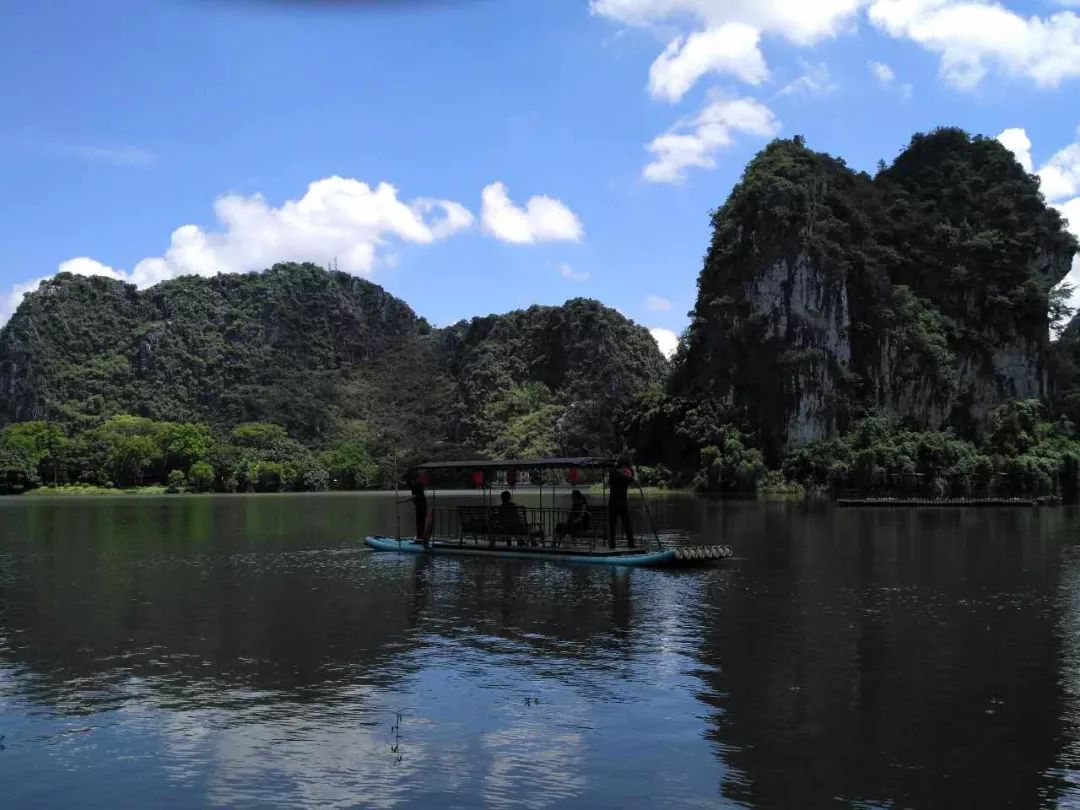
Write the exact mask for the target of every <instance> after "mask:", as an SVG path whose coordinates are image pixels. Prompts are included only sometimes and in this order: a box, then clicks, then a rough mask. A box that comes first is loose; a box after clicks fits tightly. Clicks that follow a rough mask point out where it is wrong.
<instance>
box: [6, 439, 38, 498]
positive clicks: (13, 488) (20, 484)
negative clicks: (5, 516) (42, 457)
mask: <svg viewBox="0 0 1080 810" xmlns="http://www.w3.org/2000/svg"><path fill="white" fill-rule="evenodd" d="M40 483H41V479H40V478H39V477H38V473H37V465H35V464H34V463H33V460H32V459H31V457H30V455H29V454H28V453H27V452H26V451H25V450H24V449H22V448H18V447H13V446H11V445H8V444H4V443H0V495H10V494H13V493H17V492H23V491H25V490H27V489H33V488H34V487H36V486H38V485H39V484H40Z"/></svg>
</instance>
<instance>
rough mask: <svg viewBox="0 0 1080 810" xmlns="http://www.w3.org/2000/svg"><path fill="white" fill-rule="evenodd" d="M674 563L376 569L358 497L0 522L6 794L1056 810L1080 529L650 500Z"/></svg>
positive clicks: (422, 562) (120, 800) (97, 510)
mask: <svg viewBox="0 0 1080 810" xmlns="http://www.w3.org/2000/svg"><path fill="white" fill-rule="evenodd" d="M654 514H656V515H657V516H658V520H659V521H660V522H661V524H662V526H661V528H662V530H663V531H665V532H666V533H668V534H669V535H674V536H678V535H686V536H689V537H711V538H715V537H717V536H718V535H720V536H722V537H723V538H724V539H726V540H728V541H730V542H733V543H735V544H736V546H737V547H738V549H739V552H740V555H741V559H740V560H739V561H737V562H736V563H734V564H732V565H729V566H727V567H725V568H717V569H711V570H707V571H701V572H694V573H665V572H652V571H618V570H616V569H607V568H597V569H593V568H587V567H573V566H557V565H541V564H534V563H528V562H497V561H490V560H482V559H480V560H477V559H468V560H453V559H415V558H406V557H398V556H395V555H377V554H371V553H368V552H365V551H362V550H360V549H359V548H358V546H357V543H356V539H357V538H358V537H360V536H362V535H363V534H366V533H368V532H379V531H386V530H387V528H388V526H392V525H393V513H392V507H391V506H390V502H389V500H388V499H385V498H378V497H366V496H365V497H332V496H331V497H320V496H309V497H293V498H288V497H283V498H203V499H198V498H192V499H152V500H147V501H143V500H139V501H134V500H126V499H119V500H117V501H78V502H74V501H69V502H63V503H53V504H47V503H40V502H30V501H10V500H9V501H5V502H2V503H0V608H2V611H3V612H2V614H0V701H2V704H0V717H2V718H3V723H4V727H3V728H0V734H4V735H6V739H5V741H4V744H5V745H6V749H5V750H4V751H0V765H2V766H3V767H4V768H5V769H11V770H10V772H12V773H19V774H21V775H23V776H24V778H22V779H20V780H19V782H18V784H17V785H16V786H15V787H14V789H13V790H14V795H13V796H11V797H10V798H13V799H14V800H15V803H16V804H32V803H41V802H44V801H46V800H47V801H48V802H49V803H54V804H55V803H59V802H61V801H72V802H77V803H80V804H85V803H86V801H87V797H88V796H89V797H92V798H93V799H94V800H96V801H97V803H99V804H101V805H102V806H133V805H142V804H144V803H145V802H147V801H150V800H151V798H152V797H159V796H160V795H161V792H162V791H163V790H167V791H168V796H169V797H170V799H169V801H170V802H171V803H173V804H176V805H180V806H193V805H202V804H205V803H213V804H283V805H290V806H292V805H295V804H297V803H308V804H355V803H358V804H362V805H364V806H373V807H390V806H397V805H401V804H410V805H420V806H428V805H430V806H439V807H442V806H475V805H476V804H478V803H483V804H486V805H491V806H519V805H521V806H527V807H547V806H554V805H559V806H563V805H566V804H577V805H581V806H609V807H624V806H628V805H668V806H671V805H676V806H683V805H695V806H696V805H700V804H706V805H715V804H716V803H717V802H722V803H724V804H729V805H746V806H792V805H795V806H816V805H819V804H829V803H835V802H836V801H837V800H839V801H841V802H842V803H848V804H850V805H853V806H875V805H878V806H884V805H893V806H939V805H940V806H957V805H962V806H969V805H972V804H975V803H979V804H986V805H994V806H1009V805H1015V806H1024V807H1030V806H1035V805H1040V804H1041V805H1044V806H1052V805H1054V804H1055V803H1056V802H1059V801H1062V800H1067V799H1069V798H1075V797H1076V796H1077V795H1080V794H1077V792H1076V786H1075V781H1076V779H1075V774H1076V768H1077V762H1078V761H1080V760H1078V758H1077V753H1078V748H1077V746H1078V745H1080V734H1078V732H1077V729H1078V720H1080V711H1078V709H1077V707H1078V705H1080V704H1078V703H1077V695H1078V694H1080V675H1078V674H1077V673H1078V672H1080V663H1078V662H1080V655H1078V652H1077V645H1078V643H1080V642H1078V635H1077V634H1078V632H1080V613H1077V610H1078V608H1077V604H1080V602H1078V598H1080V592H1078V590H1077V588H1078V587H1080V584H1078V583H1080V557H1078V556H1077V555H1076V554H1075V549H1074V547H1073V546H1072V543H1073V541H1074V538H1075V535H1076V532H1077V529H1078V528H1080V516H1078V514H1077V513H1075V512H1072V511H1069V510H1064V509H1045V510H1034V509H1032V510H998V511H989V510H986V511H980V510H973V511H936V512H935V511H915V512H905V511H890V510H868V511H850V512H843V511H832V510H830V509H827V508H821V507H812V506H805V505H802V504H768V505H762V504H753V503H723V504H721V503H718V502H714V501H701V500H696V499H683V498H669V499H665V500H664V501H663V502H662V503H658V504H657V505H656V508H654Z"/></svg>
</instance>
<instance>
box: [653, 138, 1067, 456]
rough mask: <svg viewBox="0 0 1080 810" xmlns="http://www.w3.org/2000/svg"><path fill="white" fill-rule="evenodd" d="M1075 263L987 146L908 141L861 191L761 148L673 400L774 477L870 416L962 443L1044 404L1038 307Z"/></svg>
mask: <svg viewBox="0 0 1080 810" xmlns="http://www.w3.org/2000/svg"><path fill="white" fill-rule="evenodd" d="M1075 250H1076V243H1075V240H1074V239H1073V238H1072V237H1071V236H1069V235H1068V233H1067V232H1066V231H1065V230H1064V228H1063V224H1062V221H1061V219H1060V217H1059V216H1058V215H1057V213H1056V212H1055V211H1054V210H1053V209H1050V208H1048V207H1047V206H1046V205H1045V203H1044V201H1043V200H1042V198H1041V196H1040V195H1039V192H1038V181H1037V179H1036V178H1033V177H1031V176H1029V175H1027V174H1026V173H1025V172H1024V170H1023V169H1022V168H1021V167H1020V166H1019V165H1018V164H1017V163H1016V161H1015V160H1014V159H1013V156H1012V154H1011V153H1009V152H1008V151H1007V150H1006V149H1005V148H1004V147H1002V146H1001V145H1000V144H998V143H997V142H996V141H994V140H990V139H985V138H971V137H969V136H967V135H966V134H965V133H963V132H960V131H959V130H953V129H945V130H938V131H937V132H934V133H932V134H930V135H924V136H923V135H921V136H916V137H915V138H914V139H913V140H912V142H911V145H910V146H909V147H908V148H907V149H906V150H905V151H904V152H903V153H902V154H901V155H900V156H899V157H898V158H897V159H896V161H895V162H894V163H893V164H892V165H891V166H890V167H888V168H884V167H883V168H882V170H881V171H879V172H878V174H877V175H876V176H875V177H871V176H870V175H868V174H866V173H857V172H854V171H852V170H851V169H849V168H848V167H847V166H846V165H845V164H844V162H843V161H842V160H839V159H836V158H832V157H830V156H828V155H824V154H820V153H816V152H813V151H811V150H809V149H807V148H806V147H805V146H804V144H803V143H802V140H801V139H799V138H796V139H794V140H779V141H775V142H773V143H772V144H770V145H769V146H768V147H767V148H766V149H765V150H764V151H763V152H762V153H761V154H759V155H758V156H757V157H756V158H755V159H754V160H753V161H752V162H751V163H750V165H749V166H748V167H747V169H746V172H745V174H744V176H743V178H742V180H741V182H740V183H739V184H738V185H737V186H736V188H735V189H734V190H733V192H732V194H731V196H730V197H729V199H728V201H727V202H726V203H725V204H724V205H723V206H722V207H721V208H720V209H718V210H717V211H716V212H715V213H714V215H713V239H712V243H711V245H710V248H709V251H708V253H707V255H706V258H705V265H704V268H703V270H702V273H701V276H700V278H699V282H698V299H697V303H696V306H695V309H694V312H693V320H692V323H691V326H690V328H689V330H688V332H687V336H686V341H685V344H684V346H683V347H682V348H681V350H680V353H679V356H678V357H677V360H676V369H675V373H674V374H673V377H672V381H671V392H672V393H673V394H676V395H678V396H691V397H697V398H706V399H709V400H712V401H713V402H714V403H716V404H717V405H718V406H719V407H720V408H721V410H722V412H723V413H724V414H725V416H726V418H729V419H731V420H732V421H733V422H736V423H739V424H742V425H744V426H745V427H746V428H747V429H748V430H749V431H750V432H751V433H752V434H754V435H755V436H756V437H757V438H758V439H759V441H760V442H761V445H762V447H763V448H764V449H765V451H766V454H767V456H769V457H770V458H772V459H774V460H775V459H776V458H778V457H779V456H781V455H783V453H784V452H785V451H786V450H787V449H789V448H790V447H791V446H794V445H799V444H802V443H805V442H807V441H810V440H813V439H816V438H822V437H825V436H829V435H832V434H833V433H834V432H835V431H836V430H837V429H838V428H840V427H842V426H843V425H844V424H846V423H848V422H849V421H850V420H851V419H852V418H853V417H854V416H855V415H857V414H858V413H860V412H862V411H863V410H865V409H866V408H867V407H870V406H886V407H889V408H891V409H893V410H894V411H896V412H897V413H898V414H899V415H900V416H902V417H903V418H905V419H906V420H908V421H910V422H912V423H914V424H917V425H919V426H923V427H940V426H943V425H954V426H956V427H957V428H958V429H959V430H960V431H961V432H965V433H975V432H977V431H978V429H979V426H980V424H981V422H982V420H983V419H984V417H985V415H986V414H987V412H988V411H989V409H990V408H991V407H993V406H994V405H996V404H998V403H1000V402H1002V401H1005V400H1007V399H1013V398H1017V397H1041V396H1043V395H1044V394H1046V393H1047V384H1048V383H1047V353H1048V348H1049V342H1048V334H1049V330H1048V325H1049V316H1048V306H1049V304H1048V294H1049V292H1050V290H1051V288H1052V287H1053V286H1054V285H1055V284H1057V283H1058V282H1059V281H1061V279H1063V278H1064V276H1065V274H1066V273H1067V272H1068V269H1069V266H1070V262H1071V259H1072V255H1073V253H1074V252H1075Z"/></svg>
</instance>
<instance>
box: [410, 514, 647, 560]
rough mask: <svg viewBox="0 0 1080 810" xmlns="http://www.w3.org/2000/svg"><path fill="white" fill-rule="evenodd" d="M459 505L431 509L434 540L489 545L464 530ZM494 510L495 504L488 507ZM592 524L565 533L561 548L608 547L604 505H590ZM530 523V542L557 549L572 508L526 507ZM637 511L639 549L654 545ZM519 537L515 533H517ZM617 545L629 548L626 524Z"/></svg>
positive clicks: (633, 520)
mask: <svg viewBox="0 0 1080 810" xmlns="http://www.w3.org/2000/svg"><path fill="white" fill-rule="evenodd" d="M459 506H460V505H459V504H454V505H446V506H436V507H434V508H433V509H432V521H431V532H432V539H434V540H441V541H443V542H457V543H459V544H461V545H477V546H480V545H487V544H489V543H490V540H484V539H481V537H482V535H480V534H478V533H475V532H465V531H463V527H462V520H461V512H460V511H459ZM487 508H489V509H490V510H491V511H492V514H494V513H495V510H496V509H497V508H498V507H496V506H488V507H487ZM588 512H589V516H590V517H589V527H588V529H587V530H586V531H584V532H577V533H575V534H574V535H570V534H568V535H566V536H565V537H564V539H563V540H562V542H561V543H558V547H559V548H565V549H572V550H576V551H594V552H595V551H601V550H603V549H605V548H607V547H608V545H607V533H608V513H607V508H606V507H604V506H589V507H588ZM526 513H527V515H528V520H527V523H528V526H529V527H530V528H535V529H537V530H538V531H537V532H535V533H534V536H533V537H532V539H531V540H530V541H529V542H534V543H536V544H537V545H539V546H541V547H543V548H554V547H555V545H556V542H557V529H558V526H559V524H560V523H567V522H568V521H569V519H570V515H571V512H570V509H569V507H566V508H562V507H554V508H553V507H532V506H528V507H526ZM642 517H643V516H642V515H641V514H640V513H639V512H638V510H633V512H632V513H631V523H632V524H633V527H634V537H635V540H636V541H637V542H636V546H635V547H636V548H648V547H650V546H652V545H654V541H653V540H652V538H651V535H650V533H649V527H648V523H647V522H646V521H645V520H643V519H642ZM515 537H516V536H515ZM505 541H506V540H505V538H500V537H497V538H496V543H497V544H499V543H504V542H505ZM615 541H616V542H615V547H616V549H618V550H621V551H625V550H626V549H628V548H629V546H628V545H627V542H626V536H625V533H624V532H623V527H622V526H621V525H620V526H619V528H618V530H617V534H616V538H615Z"/></svg>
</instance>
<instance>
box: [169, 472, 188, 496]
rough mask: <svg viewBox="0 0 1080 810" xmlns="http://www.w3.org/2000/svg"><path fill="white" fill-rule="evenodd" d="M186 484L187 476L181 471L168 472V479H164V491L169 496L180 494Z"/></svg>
mask: <svg viewBox="0 0 1080 810" xmlns="http://www.w3.org/2000/svg"><path fill="white" fill-rule="evenodd" d="M186 483H187V476H186V475H184V471H183V470H170V471H169V476H168V478H166V479H165V491H166V492H168V493H171V494H175V493H177V492H181V491H182V490H183V489H184V484H186Z"/></svg>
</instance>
